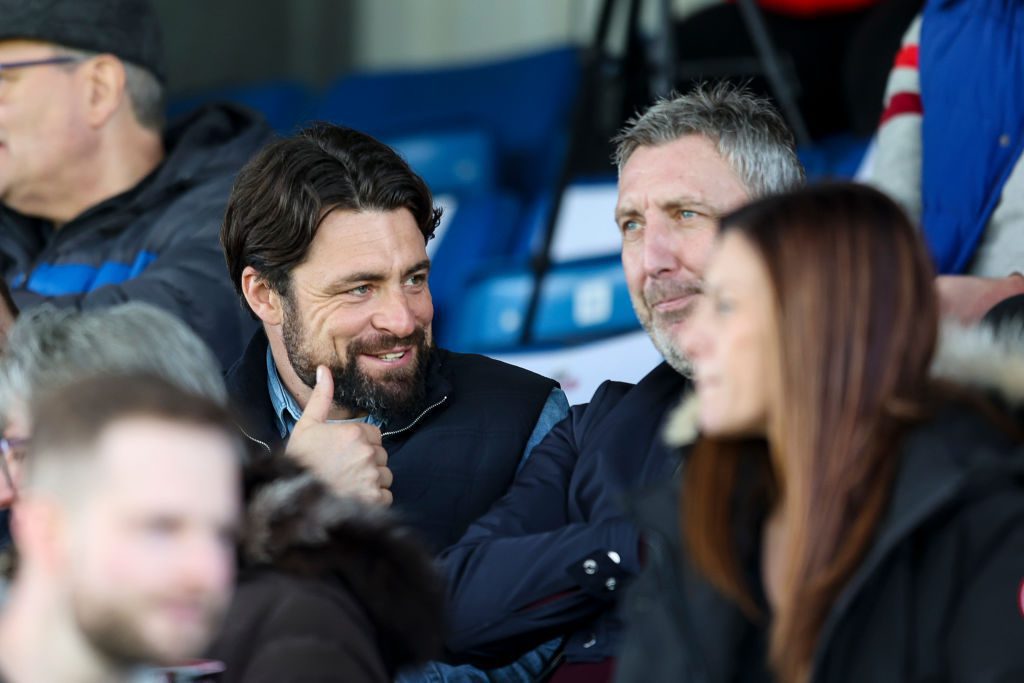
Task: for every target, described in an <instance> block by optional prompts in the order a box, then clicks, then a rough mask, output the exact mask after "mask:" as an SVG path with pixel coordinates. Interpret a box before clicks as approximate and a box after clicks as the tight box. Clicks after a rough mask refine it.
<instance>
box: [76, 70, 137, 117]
mask: <svg viewBox="0 0 1024 683" xmlns="http://www.w3.org/2000/svg"><path fill="white" fill-rule="evenodd" d="M79 70H80V73H79V79H80V82H81V87H82V96H83V98H84V100H85V101H84V105H85V112H86V120H87V121H88V122H89V125H91V126H92V127H94V128H101V127H102V126H103V125H104V124H106V122H107V121H109V120H110V118H111V117H112V116H113V115H114V114H115V113H117V111H118V109H119V108H120V107H121V106H122V104H126V105H128V106H130V103H129V102H127V94H126V93H125V72H124V64H123V63H122V62H121V60H120V59H118V58H117V57H115V56H113V55H106V54H103V55H97V56H95V57H92V58H90V59H87V60H86V61H85V62H83V63H82V65H81V66H80V67H79Z"/></svg>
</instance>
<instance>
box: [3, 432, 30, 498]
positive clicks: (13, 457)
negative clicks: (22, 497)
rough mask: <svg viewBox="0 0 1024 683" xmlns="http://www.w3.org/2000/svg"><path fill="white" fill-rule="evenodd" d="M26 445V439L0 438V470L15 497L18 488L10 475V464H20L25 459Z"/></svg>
mask: <svg viewBox="0 0 1024 683" xmlns="http://www.w3.org/2000/svg"><path fill="white" fill-rule="evenodd" d="M28 444H29V440H28V439H15V438H11V439H6V438H0V470H2V471H3V477H4V481H5V482H6V483H7V486H8V488H10V490H11V493H12V494H15V495H17V491H18V487H17V486H15V484H14V477H13V476H12V475H11V463H20V462H21V461H22V460H24V459H25V451H26V450H27V449H28Z"/></svg>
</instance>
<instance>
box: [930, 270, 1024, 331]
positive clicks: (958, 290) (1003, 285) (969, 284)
mask: <svg viewBox="0 0 1024 683" xmlns="http://www.w3.org/2000/svg"><path fill="white" fill-rule="evenodd" d="M935 287H936V289H937V290H938V292H939V306H940V312H941V313H942V315H943V316H944V317H950V318H954V319H955V320H958V321H959V322H961V323H964V324H967V325H973V324H974V323H976V322H978V321H980V320H981V319H982V318H983V317H985V314H986V313H988V312H989V311H990V310H992V307H993V306H995V305H996V304H998V303H999V302H1000V301H1003V300H1004V299H1008V298H1010V297H1011V296H1015V295H1017V294H1024V276H1022V275H1021V274H1020V273H1014V274H1013V275H1010V276H1008V277H1000V278H994V277H974V276H970V275H940V276H939V277H938V278H936V280H935Z"/></svg>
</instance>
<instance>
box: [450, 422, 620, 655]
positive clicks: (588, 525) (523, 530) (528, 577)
mask: <svg viewBox="0 0 1024 683" xmlns="http://www.w3.org/2000/svg"><path fill="white" fill-rule="evenodd" d="M586 410H587V406H575V407H574V408H572V410H571V411H570V413H569V416H568V417H567V418H566V419H564V420H562V421H561V422H560V423H558V424H557V425H556V426H555V427H554V428H553V429H552V430H551V432H550V433H549V434H548V435H547V437H546V438H545V439H544V440H543V441H542V442H541V443H540V444H539V445H538V446H537V447H536V448H535V449H534V451H533V454H532V455H531V457H530V459H529V460H528V462H527V463H526V465H525V466H524V467H523V469H522V471H521V472H520V473H519V475H518V476H517V477H516V480H515V482H514V483H513V484H512V487H511V488H510V489H509V491H508V493H507V494H506V495H505V496H504V497H503V498H501V499H500V500H499V501H498V502H497V503H495V505H494V507H493V508H492V509H491V511H490V512H488V513H487V514H486V515H484V516H483V517H481V518H480V519H479V520H477V521H476V522H475V523H474V524H473V525H472V526H471V527H470V528H469V529H468V530H467V532H466V534H465V535H464V536H463V538H462V539H461V540H460V541H459V542H458V543H457V544H455V545H454V546H452V547H451V548H449V549H448V550H446V551H445V552H444V553H442V555H441V557H440V562H441V565H442V569H443V572H444V573H445V575H446V577H447V579H448V600H449V633H448V647H449V649H450V650H452V651H453V652H456V653H458V654H461V655H466V656H478V657H488V656H495V655H502V654H507V653H505V652H503V651H502V649H501V647H500V644H501V642H502V641H504V640H507V639H512V638H515V637H517V636H522V635H524V634H529V633H542V634H545V635H546V634H549V633H551V632H552V630H553V629H557V628H558V627H560V626H564V627H566V628H568V626H569V625H571V624H572V623H573V622H576V621H579V620H582V619H585V618H588V617H591V616H593V615H594V614H596V613H598V612H600V611H601V610H603V609H605V608H606V607H607V603H606V602H604V601H602V600H600V599H597V598H595V597H594V596H593V595H592V594H590V593H588V592H586V591H585V590H583V589H582V588H581V586H580V582H579V581H578V580H577V579H576V578H574V576H573V574H572V573H571V572H570V571H569V567H570V566H575V565H577V564H578V563H579V562H580V561H581V560H583V558H585V557H587V556H588V555H592V554H594V553H599V554H600V555H601V556H602V557H606V556H607V555H606V554H607V552H608V551H615V552H616V553H617V554H618V556H619V558H620V561H621V564H620V565H619V567H621V569H622V571H625V572H629V573H635V572H636V571H637V567H638V558H637V548H638V536H637V532H636V530H635V528H634V527H633V525H632V524H631V523H630V522H628V521H627V520H626V519H625V517H624V516H608V517H605V518H601V519H590V520H588V521H586V522H581V521H573V520H571V519H570V515H569V513H568V510H569V505H570V501H569V500H568V492H569V490H570V480H571V478H572V475H573V471H574V469H575V467H576V465H577V463H578V461H579V460H580V459H581V458H585V457H587V453H585V452H581V451H580V449H579V444H578V441H577V438H576V434H577V430H578V427H579V422H580V420H581V418H582V417H583V416H584V414H585V411H586Z"/></svg>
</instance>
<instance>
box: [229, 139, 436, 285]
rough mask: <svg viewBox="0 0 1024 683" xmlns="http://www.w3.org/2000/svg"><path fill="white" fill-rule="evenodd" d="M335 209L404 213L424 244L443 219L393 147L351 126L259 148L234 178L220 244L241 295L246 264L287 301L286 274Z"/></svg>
mask: <svg viewBox="0 0 1024 683" xmlns="http://www.w3.org/2000/svg"><path fill="white" fill-rule="evenodd" d="M335 209H345V210H349V211H395V210H397V209H408V210H409V212H410V213H411V214H412V216H413V218H414V219H415V220H416V225H417V226H419V229H420V232H422V233H423V239H424V240H429V239H430V238H431V237H432V236H433V234H434V230H435V229H436V228H437V224H438V221H439V220H440V218H441V210H440V209H436V208H434V203H433V198H432V196H431V194H430V189H429V188H428V187H427V185H426V183H424V182H423V179H422V178H420V177H419V176H418V175H416V174H415V173H414V172H413V170H412V169H411V168H409V165H408V164H407V163H405V161H404V160H403V159H402V158H401V157H400V156H398V154H397V153H395V151H394V150H393V149H391V148H390V147H388V146H387V145H385V144H384V143H382V142H380V141H378V140H376V139H374V138H372V137H370V136H369V135H367V134H365V133H360V132H359V131H357V130H353V129H351V128H345V127H343V126H335V125H332V124H329V123H316V124H313V125H312V126H310V127H309V128H306V129H305V130H303V131H301V132H300V133H298V134H297V135H295V136H293V137H289V138H285V139H283V140H278V141H276V142H273V143H271V144H270V145H268V146H267V147H265V148H264V149H263V150H262V151H261V152H259V153H258V154H257V155H256V156H255V157H253V158H252V159H251V160H250V161H249V162H248V163H247V164H246V165H245V166H244V167H243V168H242V170H241V171H240V172H239V174H238V178H237V179H236V180H235V186H234V188H232V190H231V196H230V198H229V199H228V206H227V211H226V213H225V216H224V226H223V228H222V229H221V233H220V241H221V246H222V247H223V248H224V256H225V259H226V260H227V265H228V272H229V273H230V275H231V281H232V282H233V283H234V285H235V290H236V291H237V292H238V295H239V297H242V271H243V270H245V267H246V266H252V267H253V268H255V269H256V271H257V272H259V274H260V277H261V278H262V279H263V280H264V281H265V282H266V283H267V284H268V285H269V286H270V287H271V288H272V289H273V290H274V291H276V292H278V293H279V294H282V295H287V294H288V285H289V282H290V275H291V271H292V269H293V268H295V267H296V266H297V265H299V264H301V263H302V262H303V260H305V258H306V254H307V253H308V252H309V246H310V245H311V244H312V243H313V238H314V237H316V231H317V229H318V228H319V227H320V223H321V222H322V221H323V219H324V217H325V216H326V215H327V214H328V213H330V212H331V211H333V210H335ZM242 299H243V302H244V297H242Z"/></svg>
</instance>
